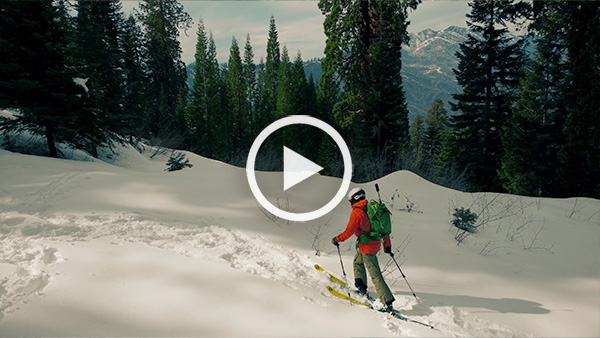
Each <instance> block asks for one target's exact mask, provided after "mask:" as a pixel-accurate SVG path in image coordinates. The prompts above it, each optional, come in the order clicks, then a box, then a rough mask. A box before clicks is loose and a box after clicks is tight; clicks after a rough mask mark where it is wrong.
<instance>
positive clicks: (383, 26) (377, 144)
mask: <svg viewBox="0 0 600 338" xmlns="http://www.w3.org/2000/svg"><path fill="white" fill-rule="evenodd" d="M418 3H419V1H418V0H411V1H402V2H400V1H385V0H370V1H360V0H357V1H339V0H321V1H320V2H319V7H320V9H321V11H322V12H323V14H324V15H325V16H326V18H325V23H324V28H325V34H326V35H327V46H326V57H325V60H324V61H323V65H324V72H325V76H326V78H325V80H324V81H323V82H322V88H321V90H323V87H325V86H328V87H331V86H335V85H334V84H335V83H336V82H337V81H336V79H335V78H334V76H335V75H334V74H338V75H339V77H340V78H339V80H340V81H341V82H343V83H344V88H345V93H344V95H343V96H342V97H341V99H342V102H340V103H338V104H337V106H336V108H335V111H336V114H337V115H338V123H339V124H340V125H341V126H347V127H348V128H349V129H350V132H351V133H352V136H353V137H352V139H353V140H354V143H355V144H354V145H355V146H358V147H362V148H364V147H365V146H366V148H367V149H368V151H369V152H371V153H372V152H377V153H379V154H383V155H385V157H387V158H388V160H390V159H392V158H397V157H399V150H400V149H402V148H403V147H404V146H405V145H407V144H408V139H409V136H408V130H409V128H408V109H407V107H406V100H405V97H404V92H403V89H402V77H401V73H400V72H401V68H402V63H401V50H402V45H403V44H405V43H407V42H408V33H407V26H408V21H407V17H408V10H409V9H415V8H416V6H417V4H418ZM325 81H327V82H325ZM351 143H352V141H351ZM391 163H392V162H391V160H390V161H389V163H387V166H388V169H387V170H388V171H389V170H390V169H392V168H391V167H390V166H391V165H392V164H391Z"/></svg>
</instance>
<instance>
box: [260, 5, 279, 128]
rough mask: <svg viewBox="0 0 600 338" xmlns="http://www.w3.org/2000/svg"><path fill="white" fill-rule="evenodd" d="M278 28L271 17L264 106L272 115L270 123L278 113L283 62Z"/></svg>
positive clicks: (263, 98)
mask: <svg viewBox="0 0 600 338" xmlns="http://www.w3.org/2000/svg"><path fill="white" fill-rule="evenodd" d="M277 36H278V33H277V26H276V25H275V18H274V17H272V16H271V20H270V22H269V37H268V39H267V58H266V60H265V76H264V88H263V92H262V94H263V97H262V101H263V102H262V104H263V105H264V109H265V110H266V111H267V112H268V113H269V114H270V115H271V118H270V121H269V123H270V122H271V121H273V120H274V119H275V116H276V112H277V95H278V85H279V64H280V62H281V52H280V49H279V40H278V37H277Z"/></svg>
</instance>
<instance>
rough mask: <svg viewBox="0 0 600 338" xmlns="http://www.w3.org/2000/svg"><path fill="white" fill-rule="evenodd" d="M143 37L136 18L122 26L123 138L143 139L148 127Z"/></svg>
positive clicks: (127, 20) (131, 18)
mask: <svg viewBox="0 0 600 338" xmlns="http://www.w3.org/2000/svg"><path fill="white" fill-rule="evenodd" d="M143 42H144V41H143V33H142V31H141V29H140V27H139V26H138V25H137V22H136V21H135V18H134V17H133V16H132V15H130V16H129V17H128V18H127V19H126V20H125V21H124V22H123V34H122V39H121V44H122V52H123V76H124V82H125V85H124V88H123V90H124V93H123V114H124V121H123V122H124V123H123V125H122V130H121V132H122V133H124V135H130V136H137V137H140V136H142V132H143V126H144V125H147V116H146V112H147V110H148V104H147V101H146V96H147V93H146V82H147V81H146V79H147V78H146V74H147V71H146V60H145V59H144V47H143Z"/></svg>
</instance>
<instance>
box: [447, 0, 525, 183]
mask: <svg viewBox="0 0 600 338" xmlns="http://www.w3.org/2000/svg"><path fill="white" fill-rule="evenodd" d="M469 6H471V13H469V14H467V17H468V19H469V21H468V22H467V24H468V26H469V30H470V32H471V33H470V34H469V38H468V40H467V41H465V42H464V43H463V44H461V45H460V51H459V52H457V53H456V56H457V57H458V59H459V64H458V68H457V69H455V70H454V73H455V74H456V80H457V82H458V84H459V85H460V86H462V90H463V91H462V93H460V94H456V95H454V96H453V97H454V99H455V100H456V102H453V103H451V105H452V108H453V110H455V111H457V112H458V113H459V115H458V116H456V117H454V119H453V120H454V129H455V136H456V139H457V142H458V143H457V144H456V145H457V147H456V151H457V153H456V154H455V155H456V156H455V158H456V163H457V164H458V166H459V167H460V168H462V169H464V170H466V171H467V172H468V179H469V181H471V182H472V184H473V186H474V188H475V189H476V190H485V191H497V190H499V189H500V188H501V184H500V181H499V179H498V178H497V177H498V176H497V173H496V172H497V170H498V169H499V168H500V159H501V157H502V142H501V139H500V131H501V130H502V129H503V128H504V127H505V126H506V124H507V121H508V120H509V118H510V116H511V112H512V109H513V107H514V105H515V102H516V99H517V94H518V87H519V80H520V77H521V75H522V67H523V63H524V53H523V51H522V47H523V46H522V45H523V40H516V41H514V40H513V39H511V38H510V37H509V35H508V28H507V25H508V24H509V23H518V21H519V20H520V18H521V17H522V14H523V13H525V11H526V10H527V5H526V4H524V3H521V2H518V3H515V2H514V1H512V0H511V1H485V0H476V1H474V2H472V3H469Z"/></svg>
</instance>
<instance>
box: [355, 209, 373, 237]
mask: <svg viewBox="0 0 600 338" xmlns="http://www.w3.org/2000/svg"><path fill="white" fill-rule="evenodd" d="M361 209H362V208H361ZM362 211H364V212H365V213H366V214H367V218H369V221H368V222H367V223H365V225H363V227H362V228H361V227H359V228H358V229H359V232H358V241H359V242H360V243H363V244H364V243H368V242H370V241H371V239H370V237H369V232H368V231H367V230H365V228H366V227H367V225H371V218H370V217H369V213H368V212H367V210H365V209H362ZM365 237H366V238H368V239H369V240H368V241H367V242H364V239H363V241H361V238H365Z"/></svg>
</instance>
